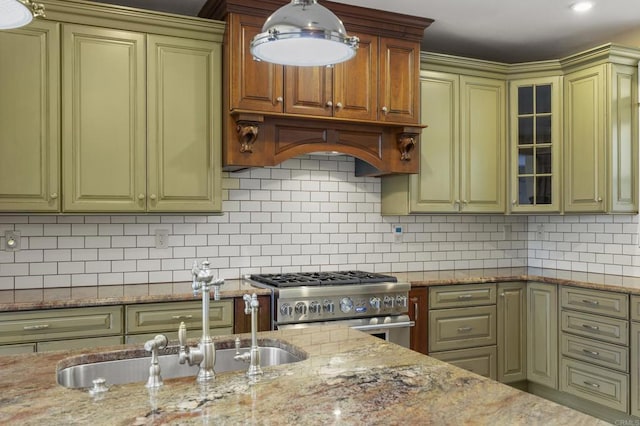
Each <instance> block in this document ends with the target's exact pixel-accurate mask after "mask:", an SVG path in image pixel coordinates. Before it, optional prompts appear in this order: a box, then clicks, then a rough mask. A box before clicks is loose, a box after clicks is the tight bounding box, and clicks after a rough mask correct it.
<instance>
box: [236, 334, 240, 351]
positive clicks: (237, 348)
mask: <svg viewBox="0 0 640 426" xmlns="http://www.w3.org/2000/svg"><path fill="white" fill-rule="evenodd" d="M235 345H236V355H240V338H239V337H236V340H235Z"/></svg>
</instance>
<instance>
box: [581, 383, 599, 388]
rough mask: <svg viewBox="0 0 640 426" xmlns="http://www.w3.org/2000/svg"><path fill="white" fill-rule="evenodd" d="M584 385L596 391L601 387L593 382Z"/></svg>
mask: <svg viewBox="0 0 640 426" xmlns="http://www.w3.org/2000/svg"><path fill="white" fill-rule="evenodd" d="M583 383H584V384H585V385H587V386H591V387H592V388H596V389H597V388H599V387H600V385H599V384H597V383H592V382H583Z"/></svg>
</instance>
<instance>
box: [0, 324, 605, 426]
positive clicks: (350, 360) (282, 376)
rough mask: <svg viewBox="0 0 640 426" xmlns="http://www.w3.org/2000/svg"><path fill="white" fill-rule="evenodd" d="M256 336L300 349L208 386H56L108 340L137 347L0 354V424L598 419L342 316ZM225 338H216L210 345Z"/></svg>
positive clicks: (99, 355)
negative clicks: (258, 372)
mask: <svg viewBox="0 0 640 426" xmlns="http://www.w3.org/2000/svg"><path fill="white" fill-rule="evenodd" d="M242 337H243V338H248V336H247V335H243V336H242ZM259 337H260V338H262V339H277V342H279V344H280V345H282V346H284V347H290V346H292V349H291V350H292V351H294V352H298V353H302V354H306V355H307V359H305V360H303V361H300V362H297V363H292V364H286V365H280V366H275V367H266V368H264V375H263V376H261V377H260V378H259V379H258V380H257V381H255V382H251V381H250V380H249V379H248V378H247V377H246V376H245V374H244V371H239V372H227V373H222V374H217V376H216V379H215V381H214V382H213V383H211V384H208V385H206V386H203V385H199V384H197V383H196V382H195V379H194V378H193V377H185V378H179V379H165V384H164V386H163V387H161V388H160V389H159V390H158V391H149V390H148V389H147V388H146V387H145V386H144V383H131V384H125V385H113V386H111V387H110V389H109V391H108V392H106V394H104V395H103V396H102V397H92V396H90V395H89V393H88V392H87V391H86V390H82V389H75V390H74V389H66V388H64V387H62V386H60V385H58V384H57V383H56V374H55V372H56V366H57V365H59V366H61V367H63V366H70V365H73V364H77V363H84V362H90V361H94V362H95V361H99V360H102V359H105V358H107V357H108V356H109V355H113V352H112V351H114V350H115V351H120V352H119V354H120V356H122V357H127V356H131V354H133V353H135V352H136V350H134V349H132V348H135V347H133V346H129V347H126V346H121V347H116V348H109V349H103V350H101V351H100V350H89V351H88V352H85V353H83V352H82V351H73V352H71V351H69V352H49V353H41V354H29V355H16V356H4V357H0V366H1V368H0V424H3V425H89V424H90V425H152V424H153V425H165V424H168V425H176V424H179V425H191V424H198V425H203V424H204V425H236V424H260V425H321V424H322V425H325V424H340V425H376V424H378V425H429V424H434V425H445V424H447V425H454V424H455V425H461V424H476V425H510V426H511V425H571V426H576V425H600V424H606V423H604V422H602V421H600V420H598V419H595V418H593V417H590V416H587V415H585V414H582V413H579V412H577V411H574V410H572V409H570V408H566V407H563V406H561V405H558V404H555V403H553V402H550V401H547V400H544V399H542V398H539V397H536V396H534V395H530V394H527V393H524V392H521V391H519V390H516V389H513V388H511V387H508V386H506V385H503V384H500V383H497V382H494V381H492V380H489V379H486V378H484V377H481V376H477V375H475V374H473V373H470V372H468V371H465V370H462V369H459V368H456V367H453V366H451V365H449V364H446V363H444V362H441V361H438V360H436V359H434V358H430V357H427V356H424V355H421V354H419V353H417V352H413V351H411V350H409V349H405V348H402V347H400V346H397V345H394V344H392V343H388V342H386V341H383V340H381V339H377V338H375V337H372V336H370V335H368V334H365V333H362V332H359V331H356V330H352V329H350V328H346V327H344V326H334V325H329V326H326V327H320V328H310V329H297V330H295V329H294V330H284V331H271V332H263V333H259ZM230 340H231V338H230V336H226V337H225V336H221V337H216V338H215V341H216V346H221V345H223V344H225V343H226V345H229V343H230ZM105 351H106V352H105ZM123 351H124V352H123ZM137 352H140V349H139V347H138V349H137Z"/></svg>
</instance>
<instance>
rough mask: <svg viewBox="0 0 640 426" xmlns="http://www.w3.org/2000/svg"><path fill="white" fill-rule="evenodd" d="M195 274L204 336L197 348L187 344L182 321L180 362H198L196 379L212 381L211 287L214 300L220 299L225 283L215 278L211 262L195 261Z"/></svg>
mask: <svg viewBox="0 0 640 426" xmlns="http://www.w3.org/2000/svg"><path fill="white" fill-rule="evenodd" d="M191 274H192V275H193V284H192V285H191V287H192V288H193V295H194V296H197V295H198V293H200V294H201V295H202V338H201V339H200V343H199V344H198V347H197V348H192V347H189V346H187V326H186V325H185V324H184V322H181V323H180V328H179V329H178V339H179V340H180V355H179V361H178V362H180V364H184V363H185V362H188V363H189V365H195V364H198V365H199V366H200V371H198V376H197V378H196V380H197V381H198V382H200V383H205V382H209V381H212V380H213V379H214V378H215V373H214V372H213V365H214V364H215V361H216V349H215V346H214V344H213V340H212V339H211V336H210V335H209V298H210V297H211V296H210V293H209V292H210V290H211V287H213V298H214V300H220V286H221V285H222V284H224V280H223V279H222V278H217V279H215V280H214V279H213V274H212V272H211V269H210V268H209V262H208V261H206V260H205V261H203V262H202V266H201V267H199V266H198V262H197V261H194V262H193V268H192V269H191Z"/></svg>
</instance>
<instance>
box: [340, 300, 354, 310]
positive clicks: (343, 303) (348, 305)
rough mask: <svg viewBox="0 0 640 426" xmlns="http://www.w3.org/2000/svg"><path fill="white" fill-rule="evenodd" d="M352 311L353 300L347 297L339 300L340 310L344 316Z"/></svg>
mask: <svg viewBox="0 0 640 426" xmlns="http://www.w3.org/2000/svg"><path fill="white" fill-rule="evenodd" d="M352 309H353V300H351V299H350V298H348V297H343V298H342V299H341V300H340V310H341V311H342V312H344V313H345V314H346V313H347V312H350V311H351V310H352Z"/></svg>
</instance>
